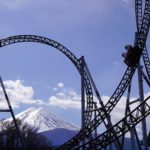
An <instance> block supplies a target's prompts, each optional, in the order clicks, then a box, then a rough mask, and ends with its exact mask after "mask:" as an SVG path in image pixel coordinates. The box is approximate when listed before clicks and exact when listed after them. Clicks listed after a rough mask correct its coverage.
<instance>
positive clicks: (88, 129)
mask: <svg viewBox="0 0 150 150" xmlns="http://www.w3.org/2000/svg"><path fill="white" fill-rule="evenodd" d="M146 2H147V3H146V4H145V10H144V15H143V19H142V16H140V9H141V8H142V7H141V5H140V2H139V3H136V4H137V8H136V10H137V9H139V10H138V13H139V15H138V16H137V19H138V20H137V21H138V24H140V23H141V22H142V24H141V25H138V29H140V30H139V31H138V37H137V40H136V43H135V45H136V46H138V47H140V48H142V49H144V47H145V43H146V39H147V36H148V31H149V16H150V15H149V14H150V10H149V9H150V8H149V1H148V0H147V1H146ZM141 4H142V3H141ZM141 20H142V21H141ZM19 42H37V43H43V44H46V45H49V46H52V47H54V48H56V49H58V50H59V51H61V52H62V53H63V54H65V55H66V56H67V57H68V58H69V59H70V60H71V61H72V62H73V64H74V65H75V67H76V68H77V70H78V71H79V73H80V74H81V61H80V59H77V58H76V57H75V55H74V54H73V53H72V52H70V51H69V50H68V49H67V48H65V47H64V46H63V45H61V44H59V43H58V42H56V41H54V40H51V39H48V38H45V37H41V36H36V35H17V36H11V37H8V38H5V39H1V40H0V46H1V47H3V46H7V45H10V44H13V43H19ZM142 55H143V58H144V60H145V58H146V57H147V58H148V55H147V52H146V54H145V55H144V50H143V52H142ZM145 61H146V60H145ZM145 61H144V62H145ZM146 65H147V64H146ZM135 70H136V67H133V68H131V67H127V69H126V71H125V73H124V75H123V77H122V79H121V81H120V83H119V85H118V87H117V88H116V90H115V92H114V93H113V95H112V96H111V97H110V99H109V101H108V102H107V104H106V105H105V108H106V111H107V113H105V112H104V110H103V109H102V107H100V108H99V109H98V115H97V116H96V117H95V118H94V119H93V120H91V116H92V112H91V111H89V110H92V109H93V93H92V87H91V83H90V80H89V77H88V74H87V72H86V70H85V69H84V73H83V74H84V86H85V90H86V98H87V108H86V110H88V111H86V113H85V127H84V128H82V129H81V130H80V132H79V133H78V134H77V135H76V136H75V137H73V138H72V139H70V140H69V141H67V142H66V143H64V144H63V145H62V146H60V147H59V148H58V149H60V150H61V149H62V150H70V149H76V148H78V146H80V144H81V141H82V140H83V139H85V138H86V137H88V136H89V135H90V134H91V133H92V132H93V131H94V130H95V129H96V128H97V127H98V126H99V125H100V124H101V123H102V122H103V121H104V120H105V119H106V118H107V115H109V114H110V112H111V111H112V110H113V108H114V107H115V106H116V104H117V103H118V102H119V100H120V98H121V96H122V95H123V94H124V92H125V90H126V88H127V87H128V85H129V83H130V81H131V79H132V77H133V75H134V72H135ZM148 73H150V71H149V72H148ZM113 128H115V126H113V127H112V128H111V129H113ZM115 131H116V130H115ZM110 133H112V132H109V134H110ZM111 135H112V134H111ZM100 136H104V137H105V134H102V135H100ZM113 136H114V135H113ZM104 137H101V138H102V139H104ZM101 138H98V139H97V138H96V139H94V140H92V141H91V142H93V143H94V142H96V141H97V140H100V139H101ZM108 138H110V137H108ZM109 140H110V139H109ZM110 141H111V140H110ZM109 143H110V142H109ZM109 143H108V144H109ZM86 144H87V143H86ZM84 147H85V146H84Z"/></svg>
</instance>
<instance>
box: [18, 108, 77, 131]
mask: <svg viewBox="0 0 150 150" xmlns="http://www.w3.org/2000/svg"><path fill="white" fill-rule="evenodd" d="M16 118H17V119H20V120H22V122H23V123H25V124H28V125H29V126H31V127H34V128H36V129H37V130H38V132H44V131H48V130H54V129H57V128H64V129H68V130H79V129H80V128H79V127H77V126H76V125H74V124H72V123H70V122H67V121H65V120H63V119H61V118H59V117H57V116H55V115H54V114H52V113H50V112H48V111H46V110H44V108H42V107H40V108H33V107H32V108H29V109H27V110H25V111H23V112H21V113H19V114H17V115H16Z"/></svg>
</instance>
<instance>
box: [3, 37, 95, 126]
mask: <svg viewBox="0 0 150 150" xmlns="http://www.w3.org/2000/svg"><path fill="white" fill-rule="evenodd" d="M20 42H37V43H42V44H46V45H49V46H52V47H54V48H56V49H58V50H59V51H61V52H62V53H63V54H64V55H66V56H67V58H69V59H70V60H71V62H72V63H73V64H74V66H75V67H76V69H77V70H78V71H79V73H80V74H81V70H80V69H81V62H80V60H79V59H77V57H76V56H75V55H74V54H73V53H72V52H71V51H69V50H68V49H67V48H66V47H64V46H63V45H61V44H60V43H58V42H56V41H54V40H51V39H48V38H45V37H42V36H37V35H16V36H11V37H8V38H5V39H1V40H0V47H4V46H7V45H10V44H14V43H20ZM83 74H84V86H85V90H86V98H87V105H86V107H87V108H86V109H88V110H91V109H93V92H92V87H91V83H90V80H89V78H88V75H87V73H86V72H85V71H84V72H83ZM91 116H92V112H86V113H85V124H87V123H88V122H89V121H90V119H91Z"/></svg>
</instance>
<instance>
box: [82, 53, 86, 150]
mask: <svg viewBox="0 0 150 150" xmlns="http://www.w3.org/2000/svg"><path fill="white" fill-rule="evenodd" d="M81 127H82V128H84V127H85V89H84V56H81ZM82 144H85V139H84V140H83V141H82ZM82 150H84V148H82Z"/></svg>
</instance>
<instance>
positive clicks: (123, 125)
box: [78, 96, 150, 150]
mask: <svg viewBox="0 0 150 150" xmlns="http://www.w3.org/2000/svg"><path fill="white" fill-rule="evenodd" d="M141 107H145V113H144V114H143V113H142V110H141ZM149 114H150V96H149V97H147V98H146V99H145V100H144V101H143V102H142V103H141V104H140V105H138V106H137V107H136V108H135V109H134V110H133V111H131V112H130V113H129V114H128V115H127V116H125V117H124V118H123V119H121V120H120V121H119V122H118V123H116V124H115V125H114V126H112V127H111V128H110V129H109V130H107V131H105V132H104V133H102V134H101V135H99V136H97V137H96V138H95V139H93V140H91V141H90V142H88V143H86V144H84V145H82V146H81V147H82V148H84V150H94V149H96V150H100V149H103V148H106V147H107V145H109V144H110V143H112V142H114V141H115V140H117V139H119V138H120V137H121V136H123V135H124V134H125V133H126V132H128V131H130V130H131V129H132V128H133V127H135V126H136V125H137V124H138V123H139V122H141V121H142V120H143V119H144V118H145V117H147V116H148V115H149ZM112 129H114V130H115V131H116V134H117V138H114V136H113V134H112ZM79 148H80V147H78V149H79Z"/></svg>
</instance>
